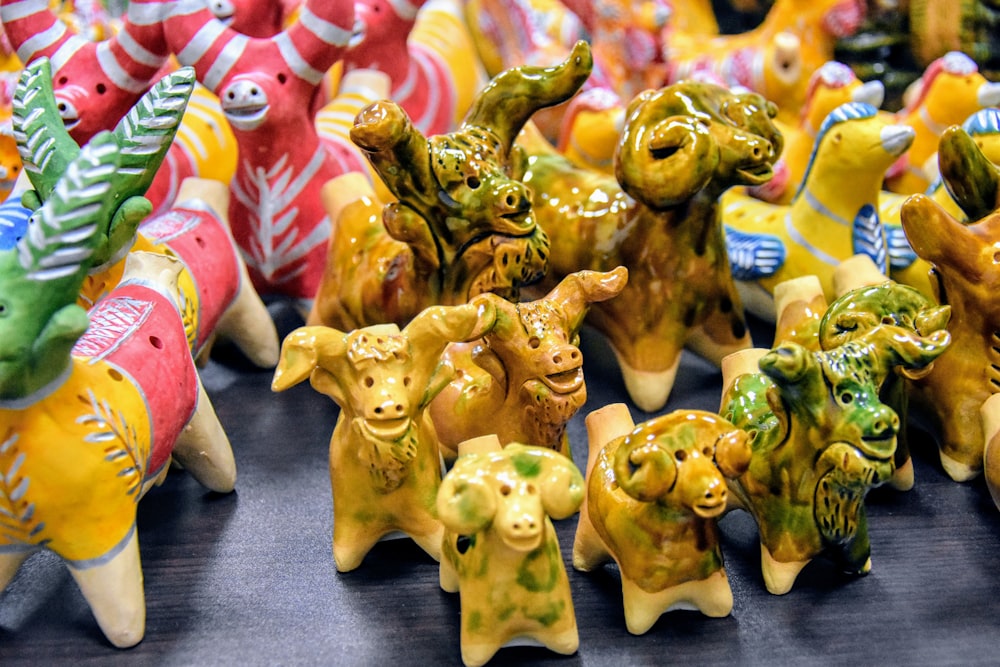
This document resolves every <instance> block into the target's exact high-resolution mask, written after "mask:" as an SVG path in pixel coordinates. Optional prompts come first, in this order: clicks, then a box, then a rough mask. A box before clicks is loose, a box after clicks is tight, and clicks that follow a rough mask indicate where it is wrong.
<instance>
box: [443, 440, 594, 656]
mask: <svg viewBox="0 0 1000 667" xmlns="http://www.w3.org/2000/svg"><path fill="white" fill-rule="evenodd" d="M583 494H584V489H583V476H582V475H581V474H580V471H579V470H578V469H577V467H576V466H575V465H573V462H572V460H570V459H569V458H567V457H565V456H563V455H562V454H559V453H558V452H553V451H552V450H550V449H545V448H543V447H534V446H530V445H522V444H519V443H513V444H510V445H508V446H507V447H505V448H502V449H501V447H500V442H499V441H498V440H497V439H496V437H495V436H484V437H482V438H477V439H475V440H469V441H466V442H464V443H462V445H460V446H459V457H458V460H457V461H456V462H455V465H454V467H452V469H451V470H450V471H449V472H448V474H447V475H445V478H444V480H443V481H442V483H441V488H440V490H439V491H438V496H437V510H438V514H439V515H440V517H441V521H442V523H444V526H445V533H444V541H443V543H442V547H441V588H443V589H444V590H445V591H448V592H450V593H455V592H457V593H458V594H459V597H460V600H461V623H462V629H461V647H462V662H464V663H465V664H466V665H467V666H468V667H474V666H477V665H482V664H484V663H486V662H487V661H489V660H490V658H492V657H493V656H494V655H495V654H496V652H497V651H498V650H499V649H500V648H502V647H503V646H504V645H505V644H507V643H508V642H511V641H512V640H515V641H516V640H518V639H519V638H525V639H530V640H534V641H536V642H539V643H541V644H542V645H544V646H545V647H547V648H549V649H550V650H552V651H555V652H557V653H562V654H564V655H569V654H571V653H575V652H576V650H577V647H578V646H579V643H580V639H579V634H578V632H577V626H576V614H575V612H574V610H573V599H572V596H571V593H570V585H569V578H568V577H567V575H566V565H565V564H564V563H563V558H562V553H561V551H560V549H559V540H558V538H557V535H556V531H555V527H554V526H553V525H552V519H557V520H558V519H565V518H567V517H569V516H570V515H572V514H573V513H574V512H576V511H577V509H578V508H579V507H580V502H581V501H582V500H583Z"/></svg>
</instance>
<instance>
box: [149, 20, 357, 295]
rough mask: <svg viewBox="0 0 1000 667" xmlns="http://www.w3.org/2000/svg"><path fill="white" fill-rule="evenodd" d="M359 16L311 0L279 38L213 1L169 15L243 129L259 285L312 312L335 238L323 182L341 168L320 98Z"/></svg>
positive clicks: (244, 224)
mask: <svg viewBox="0 0 1000 667" xmlns="http://www.w3.org/2000/svg"><path fill="white" fill-rule="evenodd" d="M353 15H354V9H353V4H352V3H351V2H349V0H339V1H338V2H318V1H317V0H307V2H306V4H305V5H304V6H303V9H302V11H301V13H300V14H299V17H298V19H297V20H296V21H295V22H293V23H292V24H291V25H290V26H289V27H288V28H286V29H285V30H283V31H282V32H281V33H279V34H278V35H275V36H274V37H271V38H250V37H246V36H244V35H241V34H239V33H237V32H236V31H234V30H232V29H231V28H227V27H226V26H224V25H223V24H222V23H220V22H219V21H218V19H216V18H215V17H214V16H213V15H212V13H211V12H210V11H209V10H208V8H207V7H205V6H200V7H198V8H195V9H193V10H191V9H189V8H187V7H180V8H178V9H177V10H176V11H174V12H173V13H172V14H170V15H169V17H168V18H167V19H166V21H165V22H164V24H163V31H164V34H165V36H166V37H167V39H168V43H169V45H170V48H171V50H173V51H174V52H175V53H176V54H178V60H179V61H180V62H181V63H182V64H185V65H192V66H193V67H194V68H195V71H196V72H197V74H198V79H199V81H200V82H201V83H202V84H204V85H205V87H206V88H208V89H209V90H211V91H212V92H213V93H215V94H216V95H218V97H219V98H220V100H221V103H222V111H223V113H225V115H226V118H227V119H228V120H229V122H230V124H231V126H232V128H233V133H234V135H235V137H236V142H237V145H238V151H239V166H238V168H237V172H236V175H235V177H234V179H233V181H232V183H231V186H230V187H231V191H232V194H233V196H232V198H231V200H230V210H229V220H230V223H231V225H232V230H233V236H234V238H235V239H236V243H237V245H238V246H239V248H240V250H241V251H242V253H243V256H244V259H245V261H246V263H247V266H248V268H249V270H250V275H251V277H252V279H253V281H254V285H255V287H256V288H257V290H258V291H259V292H260V293H261V294H264V295H267V294H274V295H280V296H284V297H289V298H292V299H295V300H297V303H298V305H299V306H300V308H302V310H304V311H305V312H308V308H309V304H310V303H311V300H312V299H313V297H315V295H316V289H317V287H318V286H319V281H320V278H321V276H322V273H323V265H324V263H325V261H326V247H327V245H328V241H329V238H330V221H329V219H328V218H327V217H326V214H325V212H324V211H323V209H322V205H321V203H320V199H319V188H320V187H321V186H322V184H323V183H325V182H326V181H327V180H329V179H331V178H333V177H334V176H336V175H337V174H338V173H339V172H338V171H337V169H336V167H335V165H334V161H333V158H332V157H331V155H330V153H328V152H327V150H326V148H325V147H324V146H323V144H322V143H321V141H320V138H319V136H318V134H317V132H316V127H315V125H314V123H313V116H312V114H311V111H310V105H311V102H312V101H313V99H314V98H315V97H316V94H317V91H318V90H319V88H320V85H321V84H322V82H323V79H324V75H325V73H326V71H327V70H328V69H329V68H330V67H331V66H333V64H334V63H335V62H336V61H337V60H338V59H339V58H340V57H341V56H342V55H343V52H344V48H345V47H346V45H347V41H348V39H349V37H350V34H351V23H352V21H353ZM206 31H209V32H210V33H211V34H212V35H213V37H212V38H211V39H206V38H205V37H204V36H205V35H206V34H208V33H207V32H206Z"/></svg>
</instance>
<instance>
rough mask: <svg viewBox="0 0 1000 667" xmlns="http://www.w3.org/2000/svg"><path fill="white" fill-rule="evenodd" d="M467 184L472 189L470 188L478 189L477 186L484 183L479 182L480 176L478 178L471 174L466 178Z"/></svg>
mask: <svg viewBox="0 0 1000 667" xmlns="http://www.w3.org/2000/svg"><path fill="white" fill-rule="evenodd" d="M465 184H466V185H467V186H469V189H470V190H475V189H477V188H478V187H479V186H480V185H482V184H481V183H480V182H479V179H478V178H476V177H475V176H469V177H468V178H466V179H465Z"/></svg>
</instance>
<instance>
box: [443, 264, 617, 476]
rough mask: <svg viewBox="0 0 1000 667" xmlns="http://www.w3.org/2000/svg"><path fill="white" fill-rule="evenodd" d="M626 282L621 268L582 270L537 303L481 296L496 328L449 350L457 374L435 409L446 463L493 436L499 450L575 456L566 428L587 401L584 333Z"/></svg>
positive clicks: (448, 356) (446, 351) (567, 278)
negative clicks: (463, 447) (517, 447)
mask: <svg viewBox="0 0 1000 667" xmlns="http://www.w3.org/2000/svg"><path fill="white" fill-rule="evenodd" d="M627 280H628V272H627V271H626V270H625V268H624V267H618V269H616V270H615V271H611V272H608V273H597V272H593V271H579V272H577V273H573V274H570V275H569V276H567V277H566V278H564V279H563V281H562V282H561V283H559V285H557V286H556V287H555V288H554V289H553V290H552V291H551V292H549V293H548V294H547V295H546V296H545V297H544V298H542V299H538V300H537V301H530V302H522V303H510V302H508V301H506V300H504V299H502V298H500V297H498V296H496V295H494V294H484V295H482V296H481V297H480V298H484V299H488V300H489V301H490V302H491V303H492V304H493V306H494V308H496V312H497V322H496V324H495V325H494V326H493V328H492V329H491V330H490V332H489V333H487V334H486V335H485V336H483V338H482V339H480V340H478V341H473V342H470V343H454V344H452V345H449V346H448V348H447V349H446V350H445V359H447V360H448V361H450V362H451V364H452V365H454V366H455V368H456V369H457V371H458V373H457V374H456V377H455V379H454V380H453V381H452V382H451V383H450V384H449V385H448V386H447V387H446V388H445V389H444V390H443V391H442V392H441V393H440V394H438V396H437V398H435V399H434V400H433V401H432V402H431V417H432V418H433V420H434V427H435V428H436V430H437V433H438V438H440V441H441V451H442V454H443V455H444V456H445V458H446V459H454V458H455V456H456V454H457V452H458V444H459V443H460V442H462V441H464V440H469V439H470V438H474V437H478V436H482V435H488V434H495V435H496V436H497V437H498V438H499V440H500V444H502V445H506V444H508V443H511V442H529V443H531V444H533V445H539V446H542V447H548V448H550V449H554V450H556V451H558V452H560V453H561V454H563V455H564V456H570V448H569V437H568V435H567V433H566V426H567V425H568V424H569V420H570V419H571V418H572V417H573V415H574V414H576V412H577V410H579V409H580V408H581V407H583V404H584V403H586V402H587V387H586V385H585V384H584V378H583V355H582V354H581V353H580V348H579V347H578V346H577V341H578V339H579V330H580V327H581V326H582V325H583V318H584V316H585V315H586V314H587V309H588V308H589V307H590V304H591V303H594V302H599V301H603V300H605V299H611V298H614V297H615V296H616V295H617V294H618V293H619V292H621V290H622V289H623V288H624V287H625V283H626V282H627Z"/></svg>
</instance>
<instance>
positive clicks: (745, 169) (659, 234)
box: [524, 82, 781, 412]
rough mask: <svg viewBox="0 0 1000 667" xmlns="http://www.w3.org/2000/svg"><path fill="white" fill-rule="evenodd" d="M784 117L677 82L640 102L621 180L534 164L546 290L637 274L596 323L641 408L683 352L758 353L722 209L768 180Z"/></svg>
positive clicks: (661, 394)
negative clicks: (733, 195)
mask: <svg viewBox="0 0 1000 667" xmlns="http://www.w3.org/2000/svg"><path fill="white" fill-rule="evenodd" d="M775 111H776V110H775V108H774V105H773V104H770V103H768V102H767V101H766V100H764V99H763V98H762V97H761V96H759V95H757V94H756V93H740V94H738V93H732V92H730V91H729V90H726V89H724V88H721V87H719V86H715V85H712V84H707V83H697V82H688V83H684V84H675V85H672V86H668V87H666V88H662V89H660V90H656V91H648V92H646V93H643V94H642V95H639V96H638V97H636V98H635V99H634V100H632V102H631V104H630V105H629V107H628V110H627V112H626V122H625V128H624V130H623V132H622V138H621V142H620V145H619V152H618V154H617V155H616V158H615V173H616V178H614V179H613V178H610V177H608V176H606V175H603V174H599V173H597V172H593V171H589V170H584V169H579V168H576V167H574V166H573V165H572V163H570V162H569V161H568V160H566V159H565V158H564V157H562V156H560V155H557V154H554V153H553V152H548V153H540V154H536V155H533V156H532V157H531V160H530V164H529V168H528V172H527V174H526V175H525V178H524V182H525V184H526V185H527V186H528V187H529V188H531V192H532V193H533V206H534V211H535V215H536V217H537V219H538V221H539V224H540V225H541V227H542V228H543V229H544V230H545V231H546V232H547V233H548V235H549V236H550V238H551V240H552V247H551V252H550V253H549V264H550V268H549V272H548V274H547V277H546V281H545V283H544V286H545V287H547V286H549V285H551V284H554V283H555V282H556V281H558V280H560V279H562V278H563V277H565V276H567V275H569V274H570V273H573V272H575V271H579V270H581V269H590V270H596V271H609V270H611V269H614V268H615V267H617V266H625V267H627V268H628V271H629V283H628V285H627V286H626V287H625V289H624V290H623V291H622V293H621V294H620V295H619V296H618V297H616V298H614V299H611V300H609V301H605V302H603V303H599V304H594V306H593V307H592V308H591V309H590V312H589V313H588V315H587V321H588V322H590V323H591V324H592V325H593V326H594V327H596V328H597V329H598V330H599V331H601V332H602V333H603V334H604V335H606V336H607V337H608V338H609V340H610V341H611V345H612V347H613V348H614V350H615V354H616V355H617V357H618V361H619V365H620V367H621V370H622V375H623V377H624V379H625V385H626V387H627V389H628V392H629V395H630V397H631V398H632V400H633V401H634V402H635V404H636V405H637V406H638V407H639V408H641V409H642V410H645V411H647V412H654V411H656V410H658V409H659V408H661V407H662V406H663V405H664V404H665V403H666V401H667V398H668V397H669V395H670V390H671V388H672V387H673V383H674V376H675V374H676V372H677V368H678V366H679V364H680V358H681V350H682V349H683V348H684V347H685V346H688V347H690V348H691V349H692V350H694V351H695V352H697V353H698V354H701V355H702V356H704V357H706V358H708V359H709V360H712V361H715V362H718V361H719V360H721V358H722V357H723V356H725V355H726V354H727V353H729V352H732V351H734V350H737V349H742V348H745V347H748V346H749V345H750V336H749V333H748V332H747V328H746V322H745V320H744V316H743V307H742V305H741V302H740V296H739V294H738V293H737V292H736V287H735V285H734V283H733V279H732V274H731V269H730V267H729V261H728V258H727V255H726V248H725V240H724V238H723V235H722V228H721V225H720V221H719V209H718V203H717V202H718V198H719V196H720V195H721V194H722V192H723V191H725V190H726V189H727V188H729V187H731V186H733V185H759V184H760V183H763V182H765V181H767V179H768V178H770V177H771V173H772V171H771V167H772V165H773V163H774V161H775V159H776V158H777V156H778V154H779V153H780V152H781V136H780V134H778V132H777V130H776V128H775V126H774V125H773V123H772V122H771V119H772V117H773V115H774V114H775Z"/></svg>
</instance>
